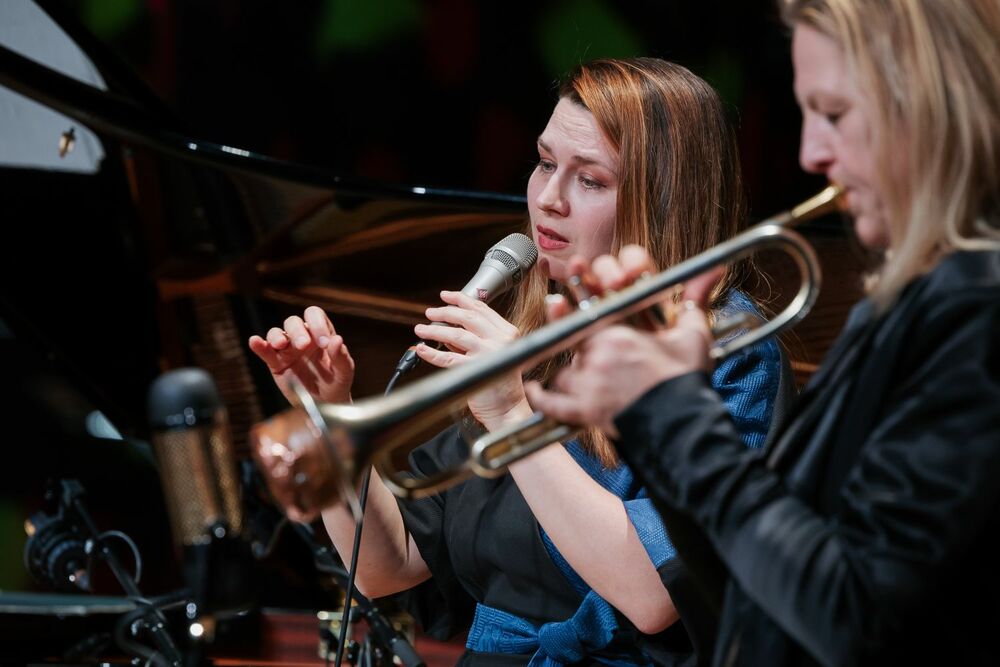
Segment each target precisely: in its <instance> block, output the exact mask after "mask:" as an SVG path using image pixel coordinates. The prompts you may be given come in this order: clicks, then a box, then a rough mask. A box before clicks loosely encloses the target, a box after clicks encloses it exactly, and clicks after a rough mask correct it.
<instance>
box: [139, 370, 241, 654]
mask: <svg viewBox="0 0 1000 667" xmlns="http://www.w3.org/2000/svg"><path fill="white" fill-rule="evenodd" d="M149 421H150V424H151V426H152V429H153V446H154V448H155V450H156V458H157V460H158V461H159V464H160V475H161V479H162V480H163V491H164V494H165V496H166V498H167V509H168V511H169V513H170V521H171V525H172V526H173V533H174V544H175V546H176V547H177V548H179V549H181V550H182V552H183V563H184V578H185V580H186V581H187V584H188V587H189V588H190V589H191V602H190V603H189V604H188V606H187V608H186V614H187V619H188V621H189V623H188V626H187V633H188V635H190V637H191V638H193V639H197V640H199V641H207V642H209V643H210V642H211V641H212V640H213V639H214V636H215V625H216V619H217V618H226V617H229V616H234V615H237V614H239V613H241V612H246V611H249V610H250V609H251V607H252V605H253V603H254V597H255V596H254V585H253V582H254V571H253V563H252V558H251V555H250V548H249V545H248V544H247V543H246V542H245V541H244V539H243V506H242V502H241V498H240V495H241V493H240V480H239V476H238V473H237V470H236V457H235V455H234V453H233V443H232V437H231V435H230V432H229V422H228V418H227V416H226V409H225V406H223V404H222V400H221V399H220V398H219V392H218V390H217V389H216V386H215V383H214V382H213V381H212V378H211V376H210V375H209V374H208V373H206V372H205V371H203V370H201V369H199V368H180V369H177V370H173V371H169V372H167V373H164V374H163V375H161V376H160V377H158V378H157V379H156V381H155V382H154V383H153V385H152V387H150V390H149Z"/></svg>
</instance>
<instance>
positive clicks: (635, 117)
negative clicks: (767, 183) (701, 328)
mask: <svg viewBox="0 0 1000 667" xmlns="http://www.w3.org/2000/svg"><path fill="white" fill-rule="evenodd" d="M559 96H560V98H565V99H569V100H570V101H572V102H574V103H576V104H579V105H581V106H583V107H584V108H586V109H588V110H589V111H590V112H591V113H592V114H593V116H594V120H595V121H596V123H597V125H598V127H599V128H600V129H601V132H602V133H603V134H604V136H605V138H606V139H607V141H608V142H609V143H610V144H611V145H612V146H613V147H614V149H615V150H616V151H617V152H618V156H619V178H618V197H617V203H616V218H615V229H614V234H613V238H612V247H611V251H612V252H617V251H618V250H620V249H621V248H622V247H624V246H626V245H629V244H632V243H635V244H639V245H641V246H643V247H645V248H646V249H647V250H649V252H650V254H651V255H652V257H653V261H654V262H655V263H656V265H657V267H658V268H660V269H663V268H666V267H668V266H671V265H673V264H676V263H678V262H680V261H682V260H684V259H687V258H688V257H691V256H692V255H695V254H698V253H699V252H702V251H704V250H707V249H708V248H710V247H712V246H713V245H716V244H718V243H719V242H721V241H723V240H725V239H727V238H729V237H731V236H732V235H734V234H735V233H736V232H737V231H739V229H740V227H741V226H742V224H743V222H744V216H745V198H744V193H743V183H742V179H741V176H740V168H739V157H738V152H737V149H736V142H735V138H734V136H733V132H732V129H731V128H730V126H729V124H728V122H727V121H726V118H725V113H724V111H723V107H722V103H721V101H720V100H719V97H718V95H717V94H716V92H715V91H714V90H713V89H712V87H711V86H709V85H708V84H707V83H705V82H704V81H703V80H702V79H700V78H699V77H697V76H695V75H694V74H693V73H691V72H690V71H689V70H687V69H685V68H684V67H681V66H679V65H675V64H672V63H668V62H666V61H663V60H659V59H656V58H631V59H621V60H610V59H605V60H595V61H593V62H590V63H587V64H584V65H581V66H579V67H577V68H576V69H575V70H574V71H573V72H572V74H571V75H570V76H569V78H568V79H567V80H566V81H565V82H564V83H563V84H562V86H561V87H560V90H559ZM529 233H530V232H529ZM748 267H749V264H748V263H746V262H744V263H743V264H739V265H735V266H731V267H730V268H729V269H728V270H727V272H726V274H725V276H724V277H723V279H722V281H720V283H719V287H718V288H717V289H716V291H715V292H714V294H713V300H712V304H711V305H713V306H715V305H717V304H718V302H719V301H720V300H721V299H723V298H724V297H725V295H726V294H727V292H728V291H729V290H730V288H732V287H734V286H736V285H738V284H739V283H740V281H741V280H742V279H743V277H744V275H745V274H746V272H747V271H748ZM548 291H549V285H548V281H547V279H546V278H545V276H543V275H542V273H541V272H540V271H532V272H531V273H530V274H529V275H528V276H527V277H526V278H525V280H524V282H523V283H522V284H521V286H520V288H519V291H518V293H517V296H516V298H515V301H514V309H513V312H512V314H511V321H512V322H513V323H514V324H515V325H516V326H517V327H518V329H519V330H520V331H521V332H522V333H527V332H529V331H532V330H534V329H536V328H538V327H539V326H541V325H542V324H544V321H545V295H546V294H547V293H548ZM568 360H569V355H568V354H564V355H562V356H561V357H557V358H555V359H552V360H549V361H547V362H545V363H543V364H542V365H540V366H538V367H537V368H535V369H533V370H532V371H531V372H530V373H529V374H528V377H530V378H532V379H537V380H539V381H541V382H542V383H543V384H545V383H548V382H549V381H550V380H551V379H552V378H553V377H554V376H555V373H556V372H557V371H558V369H559V368H560V367H561V366H562V365H564V364H566V363H567V362H568ZM581 440H582V442H583V443H584V445H585V446H586V447H588V449H589V450H590V451H591V452H593V453H594V454H596V455H597V456H598V457H600V459H601V461H602V462H603V463H604V464H605V465H608V466H610V465H612V464H614V463H615V462H616V461H617V458H616V455H615V450H614V447H613V446H612V445H611V443H610V442H609V441H608V439H607V438H606V436H604V435H603V434H602V433H601V432H600V431H597V430H596V429H595V430H591V431H588V432H587V433H585V434H584V435H583V437H582V438H581Z"/></svg>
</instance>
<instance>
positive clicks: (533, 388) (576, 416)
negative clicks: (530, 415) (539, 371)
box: [524, 381, 581, 425]
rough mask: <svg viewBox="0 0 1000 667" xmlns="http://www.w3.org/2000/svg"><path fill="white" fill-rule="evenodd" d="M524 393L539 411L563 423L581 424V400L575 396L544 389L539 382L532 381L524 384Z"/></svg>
mask: <svg viewBox="0 0 1000 667" xmlns="http://www.w3.org/2000/svg"><path fill="white" fill-rule="evenodd" d="M524 393H525V395H526V396H527V397H528V403H530V404H531V407H532V408H534V409H535V410H538V411H539V412H544V413H545V416H547V417H551V418H553V419H555V420H557V421H559V422H561V423H563V424H571V425H576V424H580V423H581V420H580V417H581V415H580V409H579V400H578V399H577V398H575V397H573V396H568V395H566V394H560V393H556V392H552V391H546V390H545V389H542V385H540V384H539V383H538V382H535V381H531V382H526V383H525V384H524Z"/></svg>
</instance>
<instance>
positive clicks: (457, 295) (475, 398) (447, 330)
mask: <svg viewBox="0 0 1000 667" xmlns="http://www.w3.org/2000/svg"><path fill="white" fill-rule="evenodd" d="M441 299H442V300H443V301H444V302H445V303H446V304H448V305H446V306H440V307H436V308H428V309H427V318H428V319H429V320H431V321H432V322H444V323H447V324H450V325H452V326H450V327H443V326H437V325H433V324H418V325H417V326H416V327H414V332H416V334H417V336H419V337H420V338H421V339H422V340H425V341H433V342H438V343H442V344H444V345H445V346H447V349H440V350H438V349H435V348H433V347H431V346H429V345H424V344H422V343H421V344H420V345H418V346H417V348H416V352H417V355H418V356H419V357H420V358H421V359H423V360H424V361H426V362H427V363H429V364H431V365H433V366H438V367H439V368H448V367H450V366H454V365H456V364H461V363H464V362H466V361H468V360H469V359H471V358H472V357H475V356H477V355H481V354H486V353H489V352H492V351H495V350H499V349H501V348H502V347H503V346H504V345H506V344H508V343H510V342H511V341H513V340H514V339H515V338H517V337H518V336H519V335H520V334H519V332H518V330H517V327H515V326H514V325H513V324H511V323H510V322H508V321H507V320H505V319H504V318H503V317H501V316H500V315H499V314H498V313H497V312H496V311H495V310H493V309H492V308H490V307H489V306H488V305H486V304H485V303H483V302H482V301H477V300H475V299H472V298H470V297H468V296H466V295H465V294H462V293H461V292H441ZM468 404H469V410H471V411H472V414H473V416H475V418H476V419H478V420H479V421H480V423H482V424H483V426H485V427H486V428H488V429H494V428H497V427H499V426H502V425H503V424H504V423H506V422H507V421H508V419H521V418H524V417H525V416H527V415H529V414H531V410H530V409H529V408H528V404H527V400H526V399H525V396H524V386H523V384H522V382H521V375H520V373H518V372H516V371H514V372H512V373H510V374H508V375H506V376H504V377H503V378H500V379H498V380H497V381H495V382H493V383H492V384H490V385H489V386H488V387H486V388H485V389H483V390H482V391H479V392H477V393H476V394H474V395H472V396H471V397H470V398H469V403H468Z"/></svg>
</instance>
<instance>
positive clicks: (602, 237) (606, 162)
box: [528, 98, 618, 281]
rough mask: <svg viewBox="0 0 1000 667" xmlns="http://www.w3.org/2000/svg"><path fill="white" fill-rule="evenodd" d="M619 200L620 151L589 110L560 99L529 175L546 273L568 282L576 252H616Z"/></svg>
mask: <svg viewBox="0 0 1000 667" xmlns="http://www.w3.org/2000/svg"><path fill="white" fill-rule="evenodd" d="M617 199H618V153H617V152H616V151H615V150H614V149H613V148H612V147H611V146H610V145H609V144H608V142H607V140H606V139H605V138H604V135H603V134H601V131H600V129H599V128H598V127H597V123H596V122H595V121H594V116H593V115H592V114H591V113H590V111H588V110H587V109H585V108H583V107H582V106H580V105H579V104H575V103H574V102H571V101H570V100H568V99H566V98H563V99H560V100H559V103H558V104H556V108H555V110H553V112H552V117H551V118H550V119H549V123H548V125H546V126H545V131H544V132H542V135H541V136H540V137H538V165H537V166H536V167H535V170H534V171H533V172H532V173H531V178H530V179H529V180H528V213H529V216H530V218H531V235H532V238H533V239H534V241H535V244H536V245H537V246H538V265H539V268H540V270H541V271H543V272H544V273H545V275H546V276H547V277H549V278H552V279H554V280H559V281H565V280H566V279H567V278H568V277H569V276H567V275H566V263H567V262H568V260H569V258H570V257H572V256H574V255H580V256H582V257H584V258H586V259H587V260H591V259H594V258H595V257H598V256H599V255H603V254H606V253H609V252H611V239H612V236H613V234H614V228H615V206H616V202H617Z"/></svg>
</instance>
